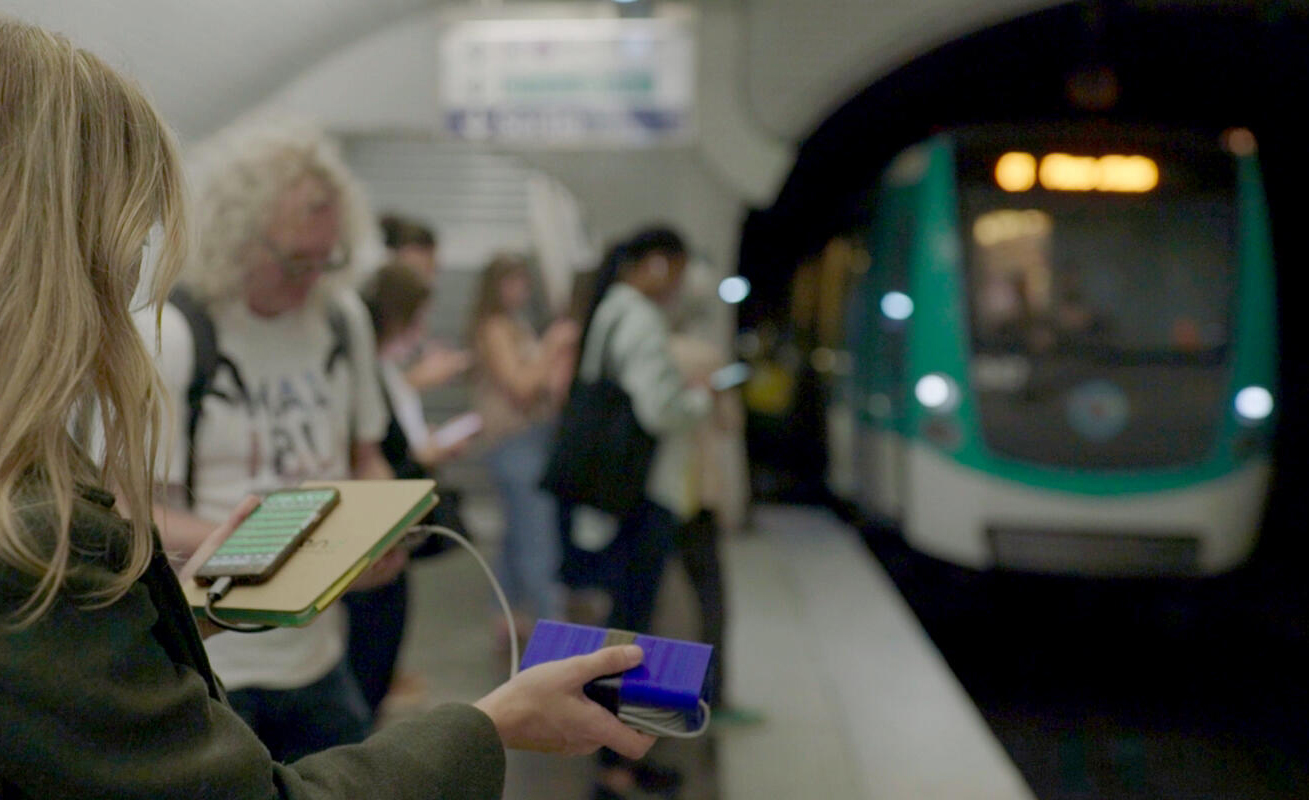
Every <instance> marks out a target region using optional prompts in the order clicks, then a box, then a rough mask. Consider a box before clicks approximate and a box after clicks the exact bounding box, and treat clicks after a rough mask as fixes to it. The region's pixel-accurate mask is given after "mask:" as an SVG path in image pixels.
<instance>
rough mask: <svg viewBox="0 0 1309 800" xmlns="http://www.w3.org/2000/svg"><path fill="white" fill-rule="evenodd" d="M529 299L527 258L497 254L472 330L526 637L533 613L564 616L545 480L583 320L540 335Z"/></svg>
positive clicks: (502, 632)
mask: <svg viewBox="0 0 1309 800" xmlns="http://www.w3.org/2000/svg"><path fill="white" fill-rule="evenodd" d="M531 299H532V279H531V273H530V272H529V271H528V266H527V262H525V261H523V260H522V259H520V258H518V257H516V256H511V255H506V254H502V255H498V256H496V257H495V258H493V259H492V260H491V262H490V263H489V264H487V266H486V268H485V269H483V271H482V277H481V281H480V284H479V287H478V290H477V295H476V301H475V304H474V306H473V314H472V320H471V324H470V331H469V339H470V340H471V341H472V342H473V350H474V352H475V353H476V354H477V373H476V382H475V385H474V398H475V401H474V405H475V407H476V408H477V411H478V413H479V414H481V417H482V420H483V425H484V427H485V432H484V433H483V439H484V441H485V442H486V446H487V448H488V449H487V453H486V463H487V466H488V467H489V469H490V472H491V477H492V480H493V481H494V483H495V486H496V489H497V490H498V491H499V494H500V499H501V508H502V509H503V511H504V517H505V532H504V539H503V544H502V547H501V549H500V561H499V564H498V569H497V572H498V573H499V575H498V578H499V580H500V582H501V584H502V585H503V586H504V589H505V594H506V596H507V597H508V599H509V602H510V603H511V604H512V605H513V607H514V608H515V610H516V611H518V612H522V615H523V618H522V620H521V622H520V623H519V625H518V630H519V633H520V634H523V635H524V636H525V635H526V634H528V633H530V631H531V625H532V622H533V621H534V620H536V619H560V618H561V617H562V615H563V596H562V587H561V586H560V585H559V581H558V573H559V564H560V558H561V553H560V545H559V536H558V533H557V531H556V528H555V519H556V515H557V510H556V507H555V502H554V498H553V497H551V496H550V495H549V494H548V493H546V492H544V491H542V490H541V488H540V486H539V485H538V484H539V483H540V481H541V475H542V473H543V472H544V471H545V459H546V453H547V450H548V448H549V446H550V442H551V437H552V435H553V431H554V425H553V421H554V418H555V415H556V413H557V412H558V410H559V404H560V402H561V400H562V397H563V394H564V392H565V391H566V390H567V386H568V381H569V380H570V379H571V376H572V361H573V358H574V355H573V351H574V348H575V346H576V343H577V334H578V330H577V325H576V323H574V322H572V321H569V320H561V321H559V322H556V323H554V324H553V325H551V326H550V327H549V328H548V329H547V330H546V332H545V334H544V335H543V336H541V337H540V338H538V337H537V335H536V333H535V331H533V329H532V326H531V324H530V323H529V322H528V319H527V314H528V311H529V308H530V305H531ZM496 619H497V623H498V624H499V625H500V626H501V627H500V629H499V630H498V631H497V640H498V641H499V642H503V643H504V644H506V645H507V643H508V636H509V632H508V629H507V627H505V626H504V622H503V621H501V620H500V619H499V617H497V618H496Z"/></svg>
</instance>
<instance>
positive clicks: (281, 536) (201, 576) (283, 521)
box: [195, 488, 341, 586]
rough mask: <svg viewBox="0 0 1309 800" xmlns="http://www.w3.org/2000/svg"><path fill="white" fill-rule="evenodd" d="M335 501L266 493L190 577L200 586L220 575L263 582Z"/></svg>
mask: <svg viewBox="0 0 1309 800" xmlns="http://www.w3.org/2000/svg"><path fill="white" fill-rule="evenodd" d="M340 501H341V493H340V492H339V491H337V490H336V489H333V488H326V489H282V490H279V491H276V492H272V493H270V494H269V495H268V496H267V497H265V498H264V499H263V502H261V503H260V504H259V506H258V507H257V508H256V509H255V510H254V511H253V512H251V514H250V516H248V517H246V518H245V521H244V522H242V523H241V524H240V525H239V526H237V529H236V530H235V531H233V532H232V535H231V536H229V537H227V541H225V542H223V543H222V545H220V546H219V548H218V549H217V550H215V551H214V554H213V555H212V556H210V557H209V559H208V560H207V561H205V563H204V565H203V566H201V567H200V569H199V570H197V571H196V573H195V580H196V583H199V584H200V585H202V586H205V585H208V584H210V583H212V582H213V581H214V580H216V579H218V578H222V577H231V578H232V582H233V583H243V584H252V583H263V582H264V581H266V580H268V579H269V578H271V577H272V576H273V574H274V573H275V572H277V569H278V567H280V566H282V562H284V561H286V560H287V559H288V558H290V557H291V554H292V553H294V552H295V550H296V548H297V547H299V546H300V543H301V542H303V541H304V540H305V539H306V538H308V536H309V534H311V533H313V532H314V529H315V528H317V527H318V525H319V524H320V523H321V522H322V521H323V518H324V517H326V516H327V514H328V512H329V511H331V510H332V509H333V508H335V507H336V504H337V503H339V502H340Z"/></svg>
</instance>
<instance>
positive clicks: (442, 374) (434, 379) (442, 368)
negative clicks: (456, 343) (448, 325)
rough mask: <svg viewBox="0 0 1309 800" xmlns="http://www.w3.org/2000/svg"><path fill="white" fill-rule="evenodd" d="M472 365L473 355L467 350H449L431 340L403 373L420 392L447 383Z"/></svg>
mask: <svg viewBox="0 0 1309 800" xmlns="http://www.w3.org/2000/svg"><path fill="white" fill-rule="evenodd" d="M472 365H473V356H472V354H471V353H469V352H468V351H467V350H451V349H449V348H446V347H443V346H442V345H440V344H437V343H435V342H432V343H429V344H428V345H427V346H426V347H425V348H424V349H423V354H422V355H421V356H419V358H418V361H416V362H415V363H414V365H413V366H412V367H410V368H409V370H408V371H407V372H406V373H405V379H406V380H408V381H409V385H410V386H413V387H414V388H415V389H417V390H418V391H420V392H422V391H426V390H427V389H432V388H435V387H437V386H441V385H442V384H444V383H447V382H448V381H450V380H452V379H454V378H455V377H457V376H458V375H461V374H462V373H464V372H466V371H468V368H469V367H471V366H472Z"/></svg>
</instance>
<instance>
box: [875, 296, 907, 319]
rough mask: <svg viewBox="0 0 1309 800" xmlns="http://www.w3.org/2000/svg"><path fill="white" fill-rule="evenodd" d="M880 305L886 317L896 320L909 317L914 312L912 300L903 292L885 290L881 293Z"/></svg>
mask: <svg viewBox="0 0 1309 800" xmlns="http://www.w3.org/2000/svg"><path fill="white" fill-rule="evenodd" d="M880 305H881V307H882V313H883V314H885V315H886V318H887V319H893V320H896V321H897V322H899V321H903V320H906V319H909V318H910V317H911V316H913V314H914V301H913V299H912V298H911V297H909V295H907V294H905V293H904V292H887V293H886V294H884V295H882V302H881V304H880Z"/></svg>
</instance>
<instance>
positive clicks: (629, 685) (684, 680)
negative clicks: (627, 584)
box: [522, 619, 714, 729]
mask: <svg viewBox="0 0 1309 800" xmlns="http://www.w3.org/2000/svg"><path fill="white" fill-rule="evenodd" d="M620 644H635V645H639V646H640V648H641V649H642V650H644V651H645V660H644V661H642V662H641V665H640V666H638V667H636V668H634V669H630V670H628V671H627V672H623V673H620V674H618V675H610V676H608V677H604V678H598V679H596V680H594V681H591V682H590V683H588V684H587V685H586V689H585V690H586V695H587V697H590V698H591V699H592V700H594V701H596V702H597V703H599V704H600V705H602V706H604V707H605V708H608V709H609V710H610V711H613V712H615V713H617V711H618V709H619V707H620V706H643V707H646V708H660V709H668V710H676V711H682V712H685V714H686V715H687V725H688V727H689V728H691V729H694V728H696V727H698V726H699V720H700V697H701V692H702V691H703V690H704V679H705V673H706V672H707V671H708V669H709V659H710V658H712V657H713V652H714V649H713V647H711V646H710V645H707V644H700V643H698V642H683V641H679V640H677V639H664V638H662V637H659V636H645V635H642V634H635V633H630V632H628V631H619V630H606V629H604V628H592V627H590V626H588V625H574V624H572V623H568V622H555V621H553V620H545V619H543V620H541V621H539V622H537V623H536V628H535V629H534V630H533V631H532V638H531V640H530V641H529V642H528V643H527V650H526V651H525V652H524V653H523V663H522V668H523V669H527V668H528V667H534V666H536V665H537V664H542V663H544V662H546V661H558V660H560V659H563V658H569V657H571V656H579V655H585V654H587V653H594V652H595V651H596V650H599V649H601V648H602V647H610V646H612V645H620Z"/></svg>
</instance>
